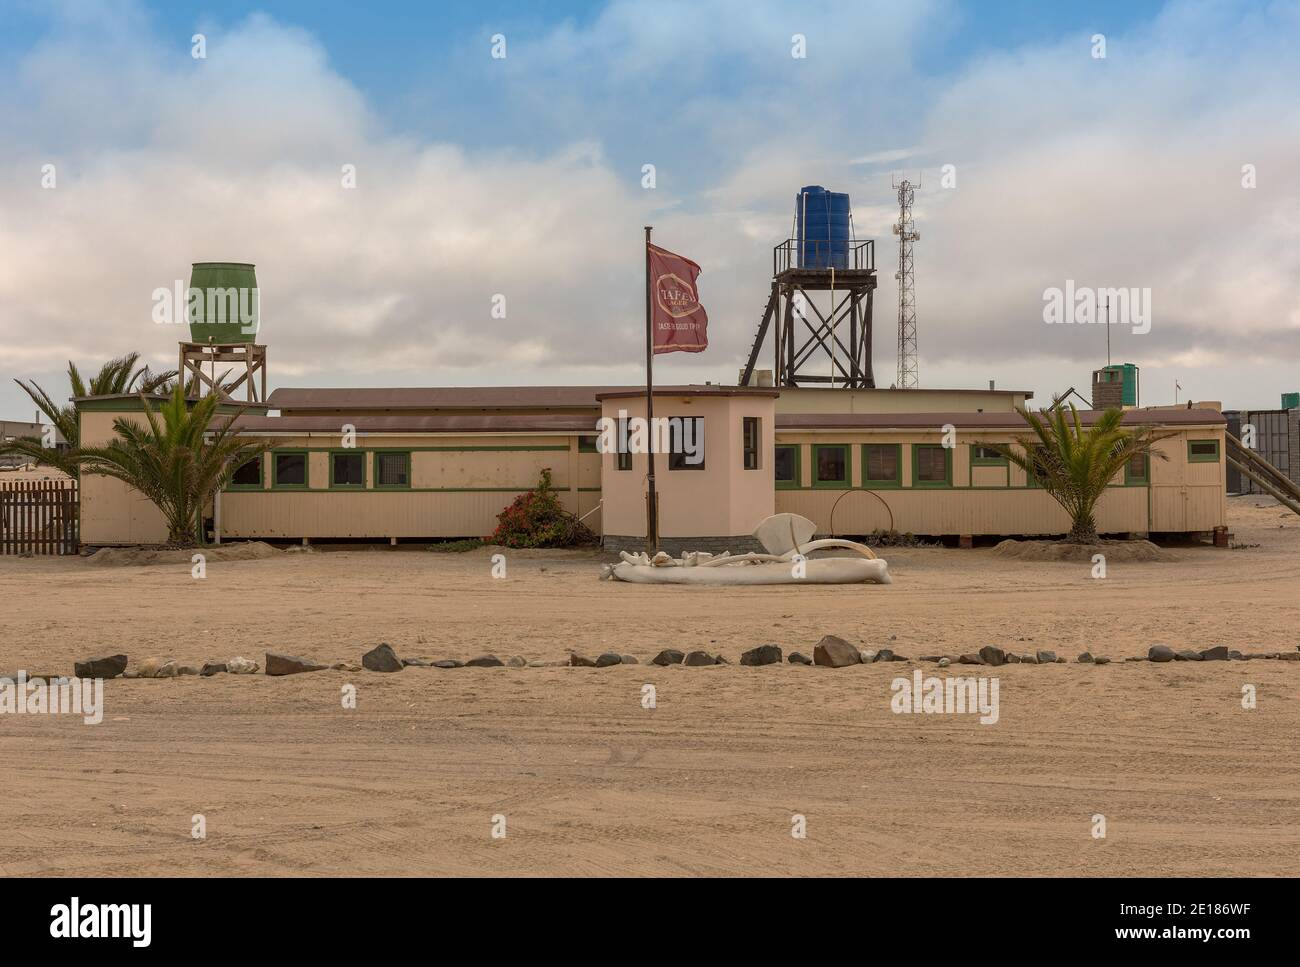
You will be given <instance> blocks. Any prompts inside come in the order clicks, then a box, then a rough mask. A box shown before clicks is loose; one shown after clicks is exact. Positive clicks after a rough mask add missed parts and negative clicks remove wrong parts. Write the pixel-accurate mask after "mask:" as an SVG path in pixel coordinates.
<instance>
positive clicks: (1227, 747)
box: [0, 497, 1300, 876]
mask: <svg viewBox="0 0 1300 967" xmlns="http://www.w3.org/2000/svg"><path fill="white" fill-rule="evenodd" d="M1230 505H1231V510H1230V524H1231V526H1232V529H1233V530H1234V532H1235V541H1236V542H1237V543H1239V544H1248V545H1256V544H1258V545H1260V546H1258V547H1245V548H1242V549H1236V550H1226V549H1214V548H1210V547H1208V546H1201V547H1187V548H1174V549H1167V550H1166V553H1165V557H1166V558H1167V560H1163V561H1160V562H1150V563H1131V564H1113V565H1111V566H1110V568H1109V571H1108V576H1107V577H1106V578H1105V579H1104V580H1094V579H1093V578H1092V577H1091V575H1090V571H1091V568H1090V566H1089V565H1087V564H1079V563H1067V562H1048V563H1043V562H1037V563H1036V562H1027V561H1019V560H1014V559H1007V558H1004V557H1000V556H996V555H994V554H993V553H992V551H991V549H988V548H977V549H975V550H957V549H941V548H912V549H892V550H887V551H886V552H885V553H884V556H885V557H886V558H887V559H888V560H889V564H890V569H891V572H892V573H893V575H894V581H895V583H894V584H893V585H891V586H888V587H880V586H865V587H823V588H811V587H809V588H752V589H751V588H737V589H730V590H728V591H726V592H718V591H715V590H708V589H702V588H678V587H647V586H636V585H627V584H619V583H611V582H601V581H597V580H596V575H597V573H598V572H599V566H600V563H601V561H602V560H604V558H603V557H602V556H601V555H599V554H596V553H591V552H547V551H538V552H519V551H507V552H505V553H506V561H507V577H506V578H505V579H504V580H496V579H493V578H492V576H491V559H490V558H491V553H492V552H491V551H488V550H480V551H473V552H469V553H466V554H435V553H430V552H428V551H424V550H419V549H409V550H408V549H401V550H398V551H390V550H388V549H387V548H385V549H376V550H355V549H349V550H345V551H335V550H318V551H316V552H314V553H306V554H304V553H284V554H278V555H274V556H272V557H270V558H268V559H261V560H235V561H219V560H213V561H210V562H209V564H208V568H207V576H206V578H204V579H203V580H195V579H193V578H192V577H191V575H190V567H189V566H188V565H187V564H155V565H151V566H95V565H93V564H91V563H90V562H89V561H87V560H85V559H13V558H0V608H2V609H3V613H2V616H0V621H2V622H3V633H2V636H0V671H15V670H17V669H18V668H25V669H28V670H33V671H65V672H70V671H71V666H72V662H73V661H74V660H76V659H80V658H85V657H88V656H92V655H99V654H111V653H115V652H125V653H126V654H128V655H130V656H131V657H132V658H133V659H140V658H143V657H145V656H147V655H159V654H165V655H171V656H174V657H176V658H178V659H182V660H194V661H201V660H203V659H207V658H216V659H224V658H227V657H229V656H232V655H246V656H250V657H253V658H256V659H257V660H258V661H263V660H264V659H263V653H264V652H265V651H267V650H275V651H283V652H288V653H291V654H299V655H304V656H307V657H310V658H315V659H318V660H320V661H323V662H333V661H338V660H344V661H348V662H358V661H359V659H360V656H361V654H362V653H363V652H365V651H366V650H368V649H369V648H371V647H373V646H374V645H375V644H377V643H379V642H384V641H386V642H389V643H391V644H392V645H393V647H394V648H395V649H396V650H397V652H398V654H400V655H402V656H403V657H408V658H409V657H427V658H433V659H438V658H446V657H455V658H462V659H465V658H470V657H472V656H474V655H477V654H481V653H484V652H491V653H494V654H496V655H498V656H500V657H502V658H506V657H508V656H511V655H522V656H525V657H527V658H529V659H563V658H564V657H565V656H566V654H567V651H568V649H570V648H573V649H576V650H577V651H579V652H581V653H584V654H586V655H589V656H591V657H594V656H595V655H596V654H598V653H599V652H601V651H604V650H615V651H618V652H623V653H631V654H634V655H636V656H638V657H639V658H640V659H641V661H642V662H645V661H646V660H647V659H649V658H650V657H651V656H653V655H654V654H655V653H656V652H657V651H658V650H659V649H661V648H665V647H670V646H677V647H684V648H687V649H689V648H691V647H699V648H704V649H708V650H711V651H715V652H720V653H721V654H723V655H725V656H726V657H728V658H729V659H731V661H732V662H733V663H734V662H736V661H737V660H738V659H739V656H740V653H741V652H742V651H743V650H745V649H747V648H749V647H752V646H754V645H757V644H762V643H767V642H774V643H776V644H778V645H780V646H781V647H782V648H783V649H784V650H785V651H786V653H787V654H788V653H789V652H790V651H792V650H799V651H803V652H804V653H806V654H811V652H812V648H813V645H814V644H815V643H816V642H817V640H818V639H819V638H820V637H821V636H822V635H824V634H835V635H839V636H841V637H844V638H846V639H848V640H850V641H852V642H854V643H855V644H858V645H860V646H862V647H864V648H873V649H875V648H880V647H889V648H892V649H893V650H895V651H896V652H898V653H900V654H902V655H906V656H909V657H910V658H912V659H915V658H916V657H917V656H919V655H923V654H930V653H940V654H957V653H960V652H965V651H974V650H976V649H978V648H979V647H980V646H981V645H985V644H994V645H999V646H1001V647H1005V648H1008V649H1011V650H1016V651H1023V652H1032V651H1034V650H1036V649H1039V648H1044V649H1053V650H1055V651H1056V652H1057V653H1058V654H1060V655H1062V656H1065V657H1068V658H1069V659H1070V660H1071V663H1070V664H1068V665H1051V666H1029V665H1012V666H1003V667H1000V668H996V669H993V668H968V667H958V666H954V667H952V668H949V669H942V670H941V669H937V668H936V666H935V665H933V664H930V663H917V662H915V661H911V662H907V663H901V662H898V663H889V664H873V665H866V666H857V667H852V668H846V669H828V668H808V667H801V666H792V665H789V664H781V665H779V666H768V667H763V668H748V667H740V666H739V665H737V664H732V665H729V666H718V667H711V668H681V667H673V668H658V667H654V666H645V665H641V666H635V667H634V666H617V667H613V668H608V669H605V668H601V669H597V668H522V669H514V668H491V669H475V668H461V669H455V670H439V669H433V668H415V667H410V668H407V669H405V670H404V671H402V672H399V673H395V674H388V675H385V674H377V673H372V672H364V671H358V672H347V671H323V672H315V673H311V674H304V675H296V676H292V677H287V678H268V677H266V676H264V675H255V676H231V675H219V676H216V677H214V678H211V679H199V678H192V677H185V678H180V679H175V680H120V679H119V680H113V681H109V682H107V683H105V705H106V709H105V714H104V721H103V722H102V724H99V725H94V726H91V725H84V724H82V722H81V720H80V719H79V718H74V717H72V716H53V715H0V763H2V764H0V774H2V775H3V781H4V790H5V795H4V796H3V797H2V798H0V856H3V859H0V873H3V874H5V875H10V876H13V875H22V874H46V875H59V874H77V875H119V876H132V875H146V874H164V875H168V874H179V875H205V874H253V875H284V874H295V875H302V874H306V875H338V874H351V875H378V874H385V875H427V874H478V875H497V874H523V875H542V874H595V875H606V874H651V875H654V874H659V875H680V874H701V875H745V874H831V875H841V874H869V875H912V874H925V875H936V874H938V875H997V874H1028V875H1058V874H1074V875H1190V874H1209V875H1265V874H1267V875H1277V874H1290V875H1295V874H1297V873H1300V756H1297V755H1296V754H1295V736H1296V735H1297V733H1298V732H1300V701H1298V699H1300V662H1290V661H1263V660H1258V661H1249V662H1197V663H1192V662H1187V663H1182V662H1180V663H1173V664H1152V663H1147V662H1142V663H1124V662H1123V661H1122V660H1121V659H1122V658H1124V657H1125V656H1129V655H1139V654H1145V653H1146V650H1147V648H1148V646H1149V645H1151V644H1156V643H1163V644H1169V645H1172V646H1174V647H1176V648H1177V647H1193V648H1198V649H1200V648H1206V647H1210V646H1212V645H1219V644H1224V645H1228V646H1230V647H1232V648H1236V649H1239V650H1241V651H1243V652H1280V651H1286V652H1294V651H1295V650H1296V647H1297V644H1300V627H1298V625H1297V620H1296V619H1297V611H1298V606H1297V602H1298V600H1300V519H1297V518H1295V517H1293V516H1289V515H1287V514H1286V513H1285V512H1284V511H1283V510H1282V509H1281V508H1279V507H1278V506H1277V505H1276V504H1274V503H1272V502H1271V501H1269V500H1267V499H1264V498H1257V497H1246V498H1233V499H1232V500H1231V501H1230ZM1084 650H1088V651H1091V652H1092V653H1093V654H1098V655H1108V656H1110V657H1111V658H1113V659H1116V660H1115V661H1114V662H1113V663H1112V664H1109V665H1106V666H1101V667H1097V666H1092V665H1079V664H1074V663H1073V659H1074V658H1075V657H1076V656H1077V655H1078V653H1080V652H1082V651H1084ZM918 667H919V668H921V669H922V670H923V671H924V672H925V673H926V674H927V675H944V674H983V675H990V676H996V677H997V678H998V679H999V682H1000V718H999V721H998V722H997V723H996V724H995V725H981V724H980V723H979V722H978V721H977V718H976V717H975V716H972V715H900V714H894V713H893V712H892V711H891V708H890V698H891V695H892V693H891V689H890V683H891V681H892V680H893V679H894V678H895V677H896V676H908V677H910V676H911V674H912V671H913V669H914V668H918ZM349 684H351V685H355V686H356V689H357V707H356V708H355V709H345V708H343V703H342V702H341V694H342V691H343V689H344V686H346V685H349ZM645 684H653V685H654V686H655V688H656V692H657V695H656V698H657V707H656V708H654V709H646V708H643V707H642V695H643V686H644V685H645ZM1247 684H1249V685H1253V686H1255V689H1256V691H1257V703H1258V705H1257V708H1255V709H1253V710H1247V709H1243V707H1242V689H1243V686H1244V685H1247ZM196 814H201V815H203V816H204V817H205V819H206V824H207V837H206V839H204V840H195V839H193V838H192V837H191V826H192V822H193V819H192V817H194V816H195V815H196ZM796 814H798V815H801V816H804V817H806V824H807V836H806V838H803V839H797V838H794V837H792V835H791V828H792V817H794V816H795V815H796ZM1097 814H1101V815H1104V816H1105V817H1106V827H1107V828H1106V837H1105V838H1104V839H1095V838H1094V837H1093V835H1092V831H1093V817H1094V815H1097ZM494 816H504V817H505V823H506V825H505V829H506V835H505V837H504V838H503V839H494V838H493V836H492V832H493V821H494V820H493V817H494Z"/></svg>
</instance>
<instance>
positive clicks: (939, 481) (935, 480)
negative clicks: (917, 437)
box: [912, 443, 952, 487]
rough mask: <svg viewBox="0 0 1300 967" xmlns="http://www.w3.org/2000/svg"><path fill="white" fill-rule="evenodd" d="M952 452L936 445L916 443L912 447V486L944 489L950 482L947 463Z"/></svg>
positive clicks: (948, 463) (950, 477)
mask: <svg viewBox="0 0 1300 967" xmlns="http://www.w3.org/2000/svg"><path fill="white" fill-rule="evenodd" d="M951 454H952V451H951V450H949V449H948V448H947V447H945V446H941V445H940V444H937V443H917V444H914V445H913V446H912V458H913V465H912V486H913V487H946V486H948V485H949V484H950V483H951V482H952V475H951V474H950V473H949V471H950V469H951V468H952V464H951V462H950V461H949V457H950V456H951Z"/></svg>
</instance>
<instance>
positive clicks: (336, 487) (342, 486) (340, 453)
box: [329, 448, 370, 490]
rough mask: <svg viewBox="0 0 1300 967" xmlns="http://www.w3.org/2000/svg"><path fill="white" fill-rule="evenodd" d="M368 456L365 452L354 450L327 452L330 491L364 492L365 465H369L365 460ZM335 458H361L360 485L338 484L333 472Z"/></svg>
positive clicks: (367, 460)
mask: <svg viewBox="0 0 1300 967" xmlns="http://www.w3.org/2000/svg"><path fill="white" fill-rule="evenodd" d="M368 456H369V454H367V453H366V451H365V450H357V449H354V448H344V449H342V450H331V451H330V452H329V462H330V490H365V489H366V471H367V469H368V468H367V464H369V463H370V461H369V459H367V458H368ZM335 457H360V458H361V482H360V483H339V481H338V477H337V475H336V474H335V472H334V458H335Z"/></svg>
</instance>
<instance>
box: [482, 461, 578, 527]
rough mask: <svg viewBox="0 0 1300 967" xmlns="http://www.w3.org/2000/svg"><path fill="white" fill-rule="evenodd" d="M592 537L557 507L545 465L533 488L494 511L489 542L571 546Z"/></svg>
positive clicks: (549, 475) (557, 501)
mask: <svg viewBox="0 0 1300 967" xmlns="http://www.w3.org/2000/svg"><path fill="white" fill-rule="evenodd" d="M595 539H596V535H595V534H593V533H592V532H591V529H590V528H588V527H587V526H586V525H585V524H583V523H582V522H581V521H580V520H578V518H576V517H574V516H573V515H572V514H570V513H569V512H568V511H567V510H565V509H564V508H563V507H561V506H560V498H559V497H557V496H556V494H555V491H554V490H552V489H551V471H550V468H549V467H548V468H546V469H545V470H543V471H542V477H541V479H540V480H539V481H538V482H537V489H535V490H530V491H528V493H526V494H520V495H519V496H518V497H516V498H515V499H514V501H513V502H512V503H511V504H510V506H508V507H507V508H506V509H505V510H503V511H501V513H499V514H497V529H496V530H494V531H493V532H492V536H491V537H489V538H488V543H490V544H500V545H502V546H504V547H572V546H574V545H575V544H590V543H593V542H594V541H595Z"/></svg>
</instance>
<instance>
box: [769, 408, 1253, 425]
mask: <svg viewBox="0 0 1300 967" xmlns="http://www.w3.org/2000/svg"><path fill="white" fill-rule="evenodd" d="M1101 412H1102V411H1101V410H1079V421H1080V422H1081V423H1083V424H1085V425H1090V424H1092V423H1093V422H1095V421H1096V419H1097V416H1098V414H1100V413H1101ZM1227 422H1228V421H1227V420H1226V419H1225V418H1224V416H1223V414H1222V413H1220V412H1219V411H1218V410H1183V409H1177V410H1165V409H1159V410H1157V409H1150V410H1125V411H1124V423H1125V424H1127V425H1129V426H1140V425H1142V424H1153V425H1160V426H1179V425H1194V424H1207V423H1209V424H1223V425H1226V424H1227ZM948 423H951V424H952V425H953V426H955V427H967V428H970V429H988V430H992V429H999V430H1001V429H1010V430H1022V429H1025V421H1024V420H1022V419H1021V418H1020V416H1019V414H1017V413H1016V412H1014V411H1010V410H1009V411H1006V412H998V413H970V412H960V413H778V414H777V415H776V428H777V429H778V430H852V429H899V430H915V429H927V430H937V429H938V428H940V427H942V426H943V425H945V424H948Z"/></svg>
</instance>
